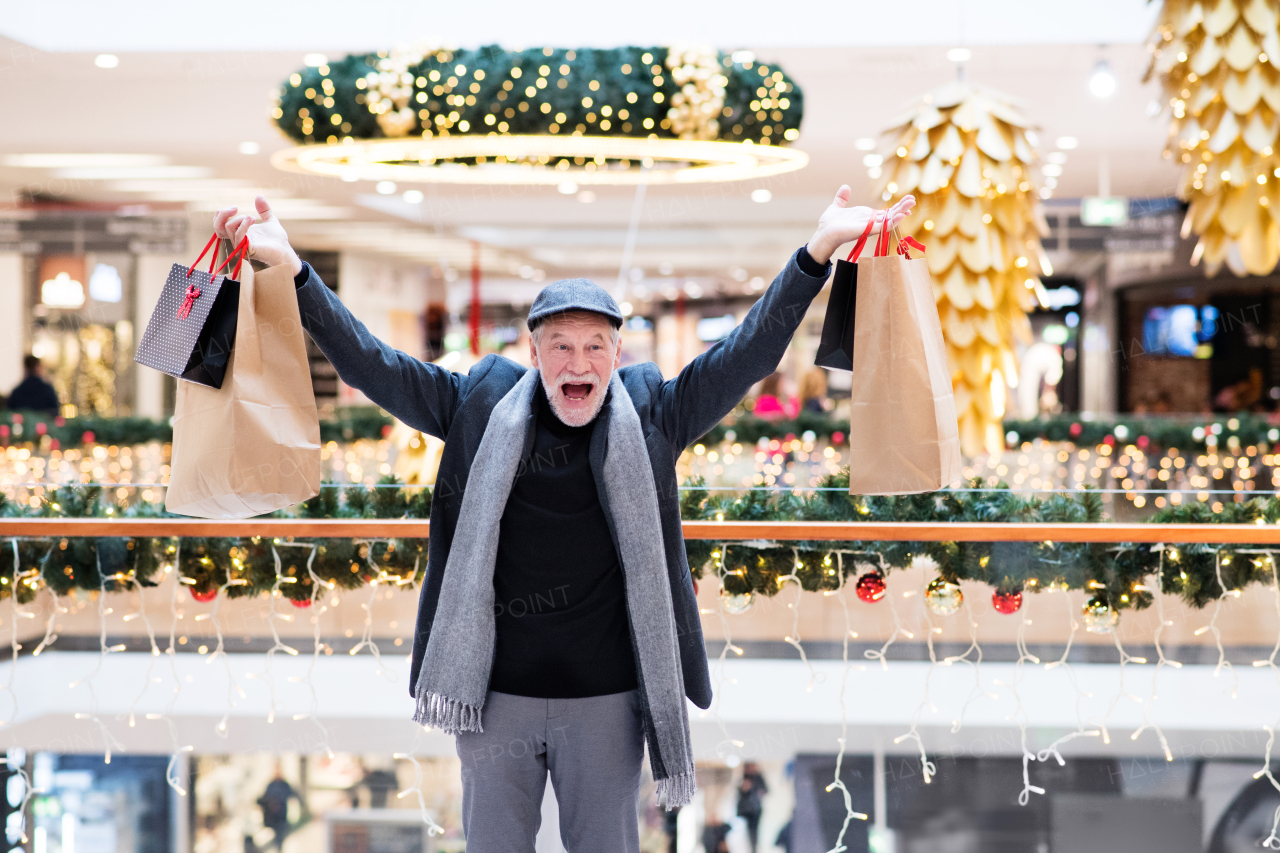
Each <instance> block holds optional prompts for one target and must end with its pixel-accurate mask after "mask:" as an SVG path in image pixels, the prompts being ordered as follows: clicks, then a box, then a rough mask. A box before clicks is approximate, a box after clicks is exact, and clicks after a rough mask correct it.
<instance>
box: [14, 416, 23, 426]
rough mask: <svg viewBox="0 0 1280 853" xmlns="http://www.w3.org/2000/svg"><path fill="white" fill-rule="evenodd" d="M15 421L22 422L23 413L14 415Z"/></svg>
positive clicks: (16, 422)
mask: <svg viewBox="0 0 1280 853" xmlns="http://www.w3.org/2000/svg"><path fill="white" fill-rule="evenodd" d="M13 422H14V423H15V424H20V423H22V415H14V416H13Z"/></svg>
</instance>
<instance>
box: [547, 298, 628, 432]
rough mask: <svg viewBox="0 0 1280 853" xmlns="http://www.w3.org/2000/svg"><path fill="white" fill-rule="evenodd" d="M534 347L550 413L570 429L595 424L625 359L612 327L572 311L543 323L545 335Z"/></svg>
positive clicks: (597, 317)
mask: <svg viewBox="0 0 1280 853" xmlns="http://www.w3.org/2000/svg"><path fill="white" fill-rule="evenodd" d="M529 348H530V351H531V358H532V360H533V366H534V367H536V368H538V370H539V371H541V373H542V387H543V388H544V389H546V392H547V399H548V400H549V401H550V403H551V411H553V412H554V413H555V415H556V417H558V418H559V419H560V420H562V421H564V422H565V423H566V424H568V425H569V426H585V425H586V424H589V423H591V420H592V418H594V417H595V416H596V415H597V414H599V412H600V407H601V406H603V405H604V397H605V393H606V392H607V391H608V389H609V377H611V376H612V375H613V371H614V368H616V367H617V366H618V362H619V361H620V359H621V356H622V351H621V347H619V346H618V345H616V344H615V343H614V342H613V325H612V324H611V323H610V322H609V321H608V319H606V318H605V317H603V316H601V315H599V314H593V313H591V312H589V311H571V312H567V313H565V314H560V315H557V316H555V317H552V318H550V319H548V320H546V321H544V325H543V328H542V337H541V338H540V339H539V340H538V343H537V344H534V343H533V341H532V340H530V341H529Z"/></svg>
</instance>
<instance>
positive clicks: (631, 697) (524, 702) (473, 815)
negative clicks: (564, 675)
mask: <svg viewBox="0 0 1280 853" xmlns="http://www.w3.org/2000/svg"><path fill="white" fill-rule="evenodd" d="M483 725H484V731H483V732H463V733H462V734H459V735H458V736H457V746H458V758H459V759H461V761H462V828H463V832H465V833H466V837H467V853H533V849H534V847H533V844H534V838H535V837H536V836H537V834H538V827H539V825H540V824H541V823H542V798H543V794H544V793H545V790H546V785H547V776H548V774H550V777H551V784H552V785H553V786H554V788H555V793H556V800H557V801H558V802H559V806H560V840H561V842H562V843H563V844H564V846H565V849H566V850H568V851H569V853H638V851H639V849H640V836H639V821H638V818H637V806H638V799H639V794H640V768H641V763H642V762H643V759H644V733H643V731H642V727H641V721H640V697H639V692H638V691H636V690H631V691H628V692H626V693H614V694H611V695H608V696H590V697H587V698H584V699H533V698H530V697H527V696H512V695H510V694H508V693H495V692H493V691H490V692H489V695H488V697H487V698H486V699H485V703H484V711H483Z"/></svg>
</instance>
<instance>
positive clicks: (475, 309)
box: [467, 240, 480, 356]
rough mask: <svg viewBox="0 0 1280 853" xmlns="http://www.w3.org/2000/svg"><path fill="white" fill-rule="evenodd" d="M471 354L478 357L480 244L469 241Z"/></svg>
mask: <svg viewBox="0 0 1280 853" xmlns="http://www.w3.org/2000/svg"><path fill="white" fill-rule="evenodd" d="M467 319H468V321H469V322H468V325H469V326H470V327H471V354H472V355H476V356H478V355H480V244H479V243H478V242H477V241H475V240H472V241H471V310H470V316H469V317H468V318H467Z"/></svg>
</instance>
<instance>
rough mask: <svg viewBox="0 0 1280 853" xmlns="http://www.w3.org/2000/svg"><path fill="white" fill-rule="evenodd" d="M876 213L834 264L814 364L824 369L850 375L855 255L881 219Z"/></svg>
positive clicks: (855, 304)
mask: <svg viewBox="0 0 1280 853" xmlns="http://www.w3.org/2000/svg"><path fill="white" fill-rule="evenodd" d="M880 216H881V213H879V212H877V213H876V214H875V215H873V216H872V217H871V218H870V219H868V220H867V227H866V228H865V229H864V230H863V232H862V236H861V237H859V238H858V242H857V243H855V244H854V245H853V250H852V251H850V252H849V257H848V258H846V259H845V260H843V261H836V272H835V275H833V276H832V277H831V295H830V296H829V297H827V316H826V317H824V318H823V320H822V337H821V338H820V339H819V341H818V355H817V357H816V358H815V359H814V360H813V363H814V364H816V365H817V366H818V367H825V368H826V369H827V370H842V371H844V372H845V373H852V372H853V328H854V323H853V319H854V315H855V313H856V311H855V309H856V308H857V302H858V256H859V255H861V254H862V247H863V246H865V245H867V238H868V237H870V236H871V229H872V228H874V227H875V224H876V222H878V221H879V220H880Z"/></svg>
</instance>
